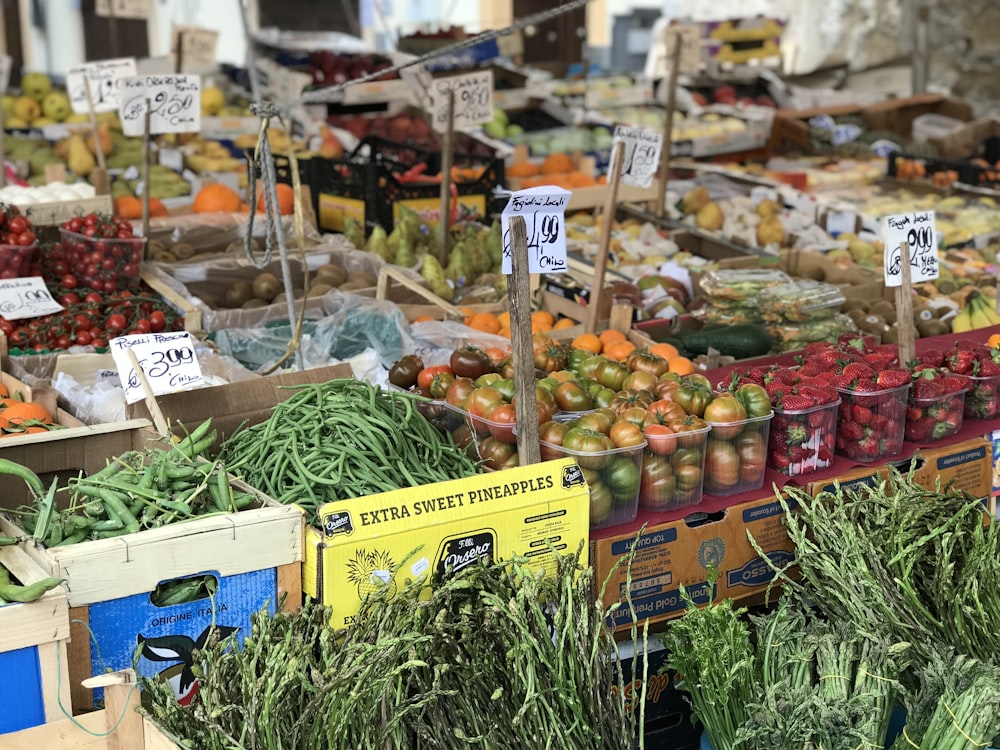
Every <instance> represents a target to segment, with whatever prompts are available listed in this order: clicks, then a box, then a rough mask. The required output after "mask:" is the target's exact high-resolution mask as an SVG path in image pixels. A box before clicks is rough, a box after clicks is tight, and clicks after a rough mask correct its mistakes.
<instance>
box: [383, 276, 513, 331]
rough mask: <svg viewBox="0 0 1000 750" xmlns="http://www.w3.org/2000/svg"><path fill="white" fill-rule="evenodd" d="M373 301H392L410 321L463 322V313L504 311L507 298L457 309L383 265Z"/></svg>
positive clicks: (464, 315) (410, 279) (408, 278)
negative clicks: (423, 319) (428, 319)
mask: <svg viewBox="0 0 1000 750" xmlns="http://www.w3.org/2000/svg"><path fill="white" fill-rule="evenodd" d="M375 298H376V299H382V300H390V301H392V302H395V303H396V304H397V305H398V306H399V309H400V310H402V311H403V314H404V315H405V316H406V319H407V320H409V321H411V322H412V321H414V320H416V319H417V318H422V317H430V318H433V319H434V320H454V321H459V322H461V321H463V320H465V318H466V313H465V312H463V310H471V311H472V313H480V312H484V313H493V314H497V313H501V312H503V311H504V310H506V309H507V298H506V297H505V298H504V299H502V300H499V301H497V302H484V303H477V304H471V305H462V307H461V309H460V308H458V307H457V306H455V305H453V304H451V303H450V302H446V301H445V300H443V299H441V298H440V297H438V296H437V295H436V294H434V292H432V291H431V290H430V289H428V288H427V287H425V286H423V285H422V284H420V283H418V282H416V281H414V280H413V279H412V278H410V277H409V276H407V275H406V274H405V273H403V272H402V271H400V270H399V269H397V268H392V267H390V266H384V267H383V268H382V269H381V270H379V273H378V284H377V286H376V287H375Z"/></svg>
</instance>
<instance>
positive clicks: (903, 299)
mask: <svg viewBox="0 0 1000 750" xmlns="http://www.w3.org/2000/svg"><path fill="white" fill-rule="evenodd" d="M899 260H900V263H899V272H900V276H901V281H902V283H901V284H900V285H899V286H897V287H896V328H897V332H898V338H897V341H898V343H899V364H900V365H901V366H903V367H906V364H907V363H908V362H912V361H913V360H914V359H915V358H916V344H915V343H914V339H915V338H916V336H915V334H914V332H913V288H912V287H913V281H912V275H911V271H910V246H909V245H908V244H906V243H905V242H904V243H903V244H902V245H900V246H899Z"/></svg>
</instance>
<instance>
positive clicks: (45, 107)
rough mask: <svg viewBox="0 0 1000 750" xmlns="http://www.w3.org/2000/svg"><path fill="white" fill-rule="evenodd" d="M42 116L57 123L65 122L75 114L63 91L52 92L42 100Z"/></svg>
mask: <svg viewBox="0 0 1000 750" xmlns="http://www.w3.org/2000/svg"><path fill="white" fill-rule="evenodd" d="M42 114H43V115H45V116H46V117H48V118H49V119H52V120H55V121H56V122H63V121H64V120H65V119H66V118H67V117H69V116H70V115H71V114H73V108H72V107H71V106H70V103H69V97H68V96H66V94H64V93H63V92H62V91H52V92H50V93H49V94H48V95H46V97H45V98H44V99H43V100H42Z"/></svg>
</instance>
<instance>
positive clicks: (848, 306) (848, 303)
mask: <svg viewBox="0 0 1000 750" xmlns="http://www.w3.org/2000/svg"><path fill="white" fill-rule="evenodd" d="M841 309H842V310H843V311H844V312H845V313H846V312H850V311H851V310H867V309H868V300H863V299H858V298H857V297H848V298H847V299H845V300H844V304H843V305H841Z"/></svg>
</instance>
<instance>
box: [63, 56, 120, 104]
mask: <svg viewBox="0 0 1000 750" xmlns="http://www.w3.org/2000/svg"><path fill="white" fill-rule="evenodd" d="M135 74H136V71H135V58H134V57H122V58H119V59H116V60H99V61H98V62H92V63H84V64H83V65H78V66H76V67H75V68H73V69H72V70H71V71H70V72H69V73H68V74H67V75H66V91H67V93H68V94H69V102H70V104H71V105H72V106H73V111H74V112H76V113H77V114H82V113H85V112H88V111H89V110H88V109H87V84H86V82H85V81H87V80H89V81H90V97H91V99H92V100H93V102H94V111H95V112H117V111H118V107H119V105H120V104H121V91H120V88H119V85H120V84H119V81H121V79H123V78H131V77H133V76H134V75H135Z"/></svg>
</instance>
